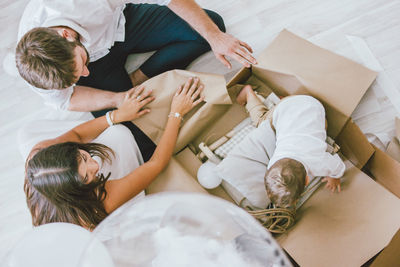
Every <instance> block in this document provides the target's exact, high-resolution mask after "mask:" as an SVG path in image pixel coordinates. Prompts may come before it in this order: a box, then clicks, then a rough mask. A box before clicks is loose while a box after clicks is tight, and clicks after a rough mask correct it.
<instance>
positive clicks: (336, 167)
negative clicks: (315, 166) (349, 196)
mask: <svg viewBox="0 0 400 267" xmlns="http://www.w3.org/2000/svg"><path fill="white" fill-rule="evenodd" d="M324 162H325V164H326V167H327V173H326V177H325V178H324V179H323V180H322V181H323V182H326V185H325V188H328V189H329V190H331V191H332V193H334V192H335V191H336V189H337V190H338V192H339V193H340V191H341V188H340V177H342V176H343V174H344V171H345V169H346V167H345V165H344V162H343V160H342V159H341V158H340V157H339V155H338V154H334V155H331V154H329V153H328V152H326V154H325V157H324Z"/></svg>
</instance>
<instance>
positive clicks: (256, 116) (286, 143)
mask: <svg viewBox="0 0 400 267" xmlns="http://www.w3.org/2000/svg"><path fill="white" fill-rule="evenodd" d="M236 100H237V102H238V103H239V104H241V105H246V109H247V111H248V112H249V114H250V117H251V120H252V121H253V123H254V124H255V125H256V126H257V127H258V126H259V125H260V124H262V123H269V124H270V127H271V128H272V129H273V130H274V131H275V136H276V146H275V151H274V152H273V154H272V157H271V158H270V160H269V163H268V167H267V172H266V174H265V177H264V182H265V187H266V191H267V195H268V197H269V199H270V200H271V202H272V203H274V204H275V205H276V206H278V207H284V208H289V207H293V206H295V204H296V202H297V200H298V199H299V197H300V195H301V193H302V192H303V190H304V187H305V186H306V185H307V184H308V182H309V178H313V177H315V176H324V177H325V178H324V181H326V187H327V188H329V189H330V190H331V191H332V192H335V191H336V189H337V190H338V192H340V177H341V176H342V175H343V173H344V170H345V165H344V163H343V161H342V160H341V158H340V157H339V156H338V155H337V154H335V155H331V154H330V153H328V152H326V148H327V144H326V142H325V140H326V119H325V110H324V107H323V106H322V104H321V103H320V102H319V101H318V100H316V99H315V98H313V97H311V96H306V95H297V96H290V97H286V98H284V99H282V100H281V101H280V102H279V104H278V105H277V106H276V107H275V108H274V109H272V110H268V109H267V108H266V107H265V106H264V105H263V104H262V102H261V101H260V99H259V98H258V97H257V95H256V94H255V92H254V91H253V90H252V88H251V86H249V85H246V86H245V87H244V88H243V89H242V90H241V91H240V93H239V94H238V96H237V99H236ZM256 130H259V129H256ZM250 138H254V137H250ZM257 138H259V137H257ZM253 142H256V140H253Z"/></svg>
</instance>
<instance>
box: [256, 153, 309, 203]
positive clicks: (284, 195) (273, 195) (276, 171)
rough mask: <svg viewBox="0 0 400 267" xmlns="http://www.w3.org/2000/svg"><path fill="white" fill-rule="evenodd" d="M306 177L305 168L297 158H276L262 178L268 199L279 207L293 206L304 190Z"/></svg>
mask: <svg viewBox="0 0 400 267" xmlns="http://www.w3.org/2000/svg"><path fill="white" fill-rule="evenodd" d="M306 177H307V172H306V169H305V168H304V166H303V164H301V163H300V162H298V161H297V160H294V159H290V158H283V159H280V160H278V161H277V162H275V163H274V164H273V165H272V166H271V167H270V169H269V170H268V171H267V173H266V174H265V178H264V182H265V188H266V190H267V195H268V197H269V199H270V200H271V202H272V203H273V204H275V205H276V206H278V207H280V208H293V207H294V206H295V204H296V201H297V200H298V199H299V197H300V195H301V193H302V192H303V190H304V187H305V185H306Z"/></svg>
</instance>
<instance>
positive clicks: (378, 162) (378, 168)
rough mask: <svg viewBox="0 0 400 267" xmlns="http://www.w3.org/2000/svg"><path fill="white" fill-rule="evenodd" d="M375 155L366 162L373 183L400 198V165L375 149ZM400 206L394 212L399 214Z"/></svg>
mask: <svg viewBox="0 0 400 267" xmlns="http://www.w3.org/2000/svg"><path fill="white" fill-rule="evenodd" d="M374 148H375V153H374V155H373V156H372V158H371V160H370V161H369V162H368V168H369V171H370V172H371V174H372V175H373V177H374V178H375V181H377V182H378V183H380V184H381V185H382V186H384V187H385V188H386V189H387V190H389V191H390V192H392V193H393V194H395V195H396V196H397V197H399V198H400V163H399V162H397V161H396V160H394V159H393V158H392V157H390V156H389V155H388V154H386V153H385V152H383V151H382V150H380V149H379V148H377V147H375V146H374ZM399 211H400V206H398V207H397V210H396V212H397V213H400V212H399Z"/></svg>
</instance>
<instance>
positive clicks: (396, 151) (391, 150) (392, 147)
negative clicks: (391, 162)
mask: <svg viewBox="0 0 400 267" xmlns="http://www.w3.org/2000/svg"><path fill="white" fill-rule="evenodd" d="M386 153H387V154H388V155H389V156H391V157H392V158H393V159H395V160H396V161H397V162H400V143H399V140H398V139H397V137H394V138H393V139H392V141H390V143H389V145H388V147H387V149H386Z"/></svg>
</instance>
